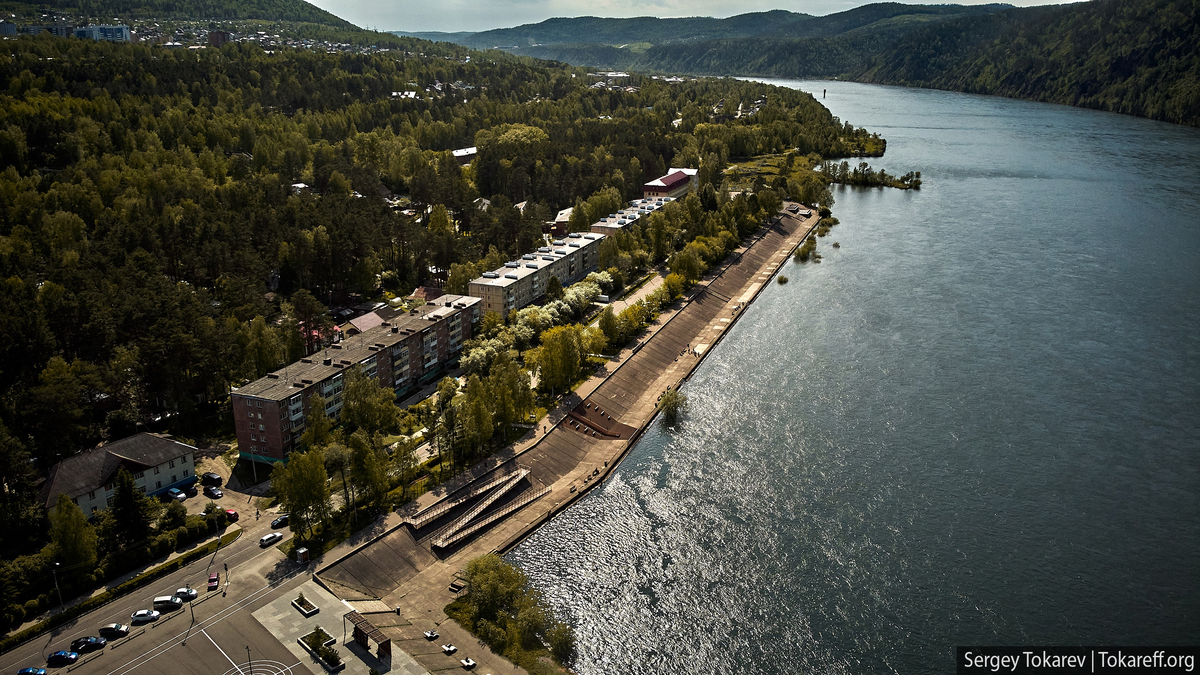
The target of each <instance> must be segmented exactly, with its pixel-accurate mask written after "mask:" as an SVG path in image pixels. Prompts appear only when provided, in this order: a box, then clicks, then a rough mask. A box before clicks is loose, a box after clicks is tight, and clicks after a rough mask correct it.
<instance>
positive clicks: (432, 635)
mask: <svg viewBox="0 0 1200 675" xmlns="http://www.w3.org/2000/svg"><path fill="white" fill-rule="evenodd" d="M439 637H441V636H440V635H438V632H437V631H436V630H427V631H425V639H426V640H436V639H438V638H439Z"/></svg>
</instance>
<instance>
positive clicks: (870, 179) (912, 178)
mask: <svg viewBox="0 0 1200 675" xmlns="http://www.w3.org/2000/svg"><path fill="white" fill-rule="evenodd" d="M821 175H822V176H824V177H825V180H827V181H829V182H830V183H841V184H843V185H853V186H855V187H891V188H896V189H898V190H920V189H921V172H920V171H909V172H908V173H906V174H904V175H903V176H893V175H891V174H889V173H888V172H887V171H884V170H883V169H880V170H878V171H876V170H874V169H872V168H871V165H869V164H867V163H866V162H859V164H858V166H856V167H854V168H853V169H852V168H850V162H841V163H838V164H834V163H832V162H826V163H825V164H823V165H822V166H821Z"/></svg>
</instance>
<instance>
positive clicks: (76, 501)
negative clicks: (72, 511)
mask: <svg viewBox="0 0 1200 675" xmlns="http://www.w3.org/2000/svg"><path fill="white" fill-rule="evenodd" d="M71 501H73V502H75V506H79V497H71Z"/></svg>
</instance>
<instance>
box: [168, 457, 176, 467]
mask: <svg viewBox="0 0 1200 675" xmlns="http://www.w3.org/2000/svg"><path fill="white" fill-rule="evenodd" d="M167 464H168V466H167V468H168V469H174V468H175V460H173V459H172V460H171V461H169V462H167Z"/></svg>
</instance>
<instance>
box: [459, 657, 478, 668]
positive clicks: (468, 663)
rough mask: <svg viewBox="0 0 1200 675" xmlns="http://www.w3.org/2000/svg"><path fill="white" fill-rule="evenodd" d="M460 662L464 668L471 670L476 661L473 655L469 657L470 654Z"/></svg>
mask: <svg viewBox="0 0 1200 675" xmlns="http://www.w3.org/2000/svg"><path fill="white" fill-rule="evenodd" d="M460 663H462V664H463V668H466V669H467V670H470V669H472V668H474V667H475V661H474V660H472V659H471V657H469V656H468V657H467V658H465V659H463V660H462V661H460Z"/></svg>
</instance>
